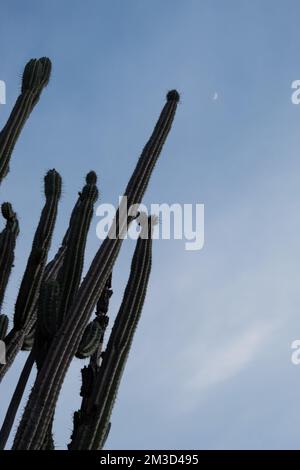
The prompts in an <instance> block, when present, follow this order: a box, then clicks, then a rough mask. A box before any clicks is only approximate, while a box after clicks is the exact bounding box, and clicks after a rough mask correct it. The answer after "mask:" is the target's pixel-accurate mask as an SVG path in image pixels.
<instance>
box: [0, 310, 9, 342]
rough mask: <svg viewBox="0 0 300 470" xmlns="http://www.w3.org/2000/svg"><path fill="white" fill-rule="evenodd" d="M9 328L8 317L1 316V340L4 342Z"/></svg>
mask: <svg viewBox="0 0 300 470" xmlns="http://www.w3.org/2000/svg"><path fill="white" fill-rule="evenodd" d="M7 328H8V317H7V316H6V315H3V314H2V315H0V340H1V341H3V340H4V338H5V336H6V333H7Z"/></svg>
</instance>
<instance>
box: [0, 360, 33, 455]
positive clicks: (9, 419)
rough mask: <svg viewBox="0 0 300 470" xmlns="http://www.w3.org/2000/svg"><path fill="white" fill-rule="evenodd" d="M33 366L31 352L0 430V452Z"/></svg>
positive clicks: (5, 441) (8, 433)
mask: <svg viewBox="0 0 300 470" xmlns="http://www.w3.org/2000/svg"><path fill="white" fill-rule="evenodd" d="M33 365H34V353H33V351H31V352H30V354H28V357H27V359H26V362H25V364H24V367H23V370H22V372H21V375H20V377H19V380H18V383H17V386H16V388H15V391H14V394H13V396H12V398H11V401H10V404H9V407H8V409H7V412H6V415H5V418H4V421H3V424H2V427H1V430H0V450H4V448H5V446H6V443H7V440H8V438H9V435H10V433H11V430H12V427H13V424H14V421H15V418H16V414H17V412H18V409H19V406H20V403H21V400H22V397H23V395H24V391H25V388H26V385H27V382H28V379H29V377H30V373H31V371H32V367H33Z"/></svg>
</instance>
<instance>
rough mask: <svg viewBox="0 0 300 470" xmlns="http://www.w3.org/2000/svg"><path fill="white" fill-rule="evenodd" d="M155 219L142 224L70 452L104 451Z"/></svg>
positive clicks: (148, 266) (141, 292) (149, 256)
mask: <svg viewBox="0 0 300 470" xmlns="http://www.w3.org/2000/svg"><path fill="white" fill-rule="evenodd" d="M156 222H157V220H156V217H154V216H152V217H149V218H148V219H147V217H146V218H144V219H143V220H141V225H142V233H141V236H140V237H139V239H138V241H137V245H136V249H135V252H134V255H133V259H132V263H131V271H130V276H129V280H128V283H127V286H126V289H125V292H124V296H123V301H122V304H121V307H120V310H119V313H118V315H117V317H116V320H115V323H114V326H113V329H112V332H111V335H110V337H109V341H108V344H107V347H106V350H105V352H104V358H103V362H102V364H101V366H100V368H99V370H98V371H97V374H96V375H95V376H94V377H89V379H90V380H91V383H90V384H89V397H88V398H87V399H86V400H85V401H83V402H82V406H81V409H80V411H79V412H77V413H76V414H75V419H74V430H73V434H72V441H71V444H70V445H69V449H71V450H75V449H76V450H83V449H96V450H97V449H102V447H103V445H104V443H105V440H106V437H107V431H108V429H109V426H110V417H111V413H112V409H113V405H114V402H115V399H116V396H117V392H118V388H119V385H120V381H121V378H122V374H123V371H124V367H125V364H126V360H127V357H128V354H129V350H130V347H131V344H132V340H133V336H134V333H135V330H136V327H137V325H138V322H139V319H140V316H141V312H142V308H143V304H144V300H145V296H146V292H147V285H148V281H149V276H150V271H151V263H152V232H153V227H154V225H155V224H156Z"/></svg>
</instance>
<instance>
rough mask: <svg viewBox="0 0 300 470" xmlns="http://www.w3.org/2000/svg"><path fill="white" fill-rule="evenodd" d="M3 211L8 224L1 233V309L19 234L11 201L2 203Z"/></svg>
mask: <svg viewBox="0 0 300 470" xmlns="http://www.w3.org/2000/svg"><path fill="white" fill-rule="evenodd" d="M1 212H2V215H3V217H4V219H5V220H6V226H5V228H4V230H3V231H2V232H1V233H0V309H1V306H2V303H3V299H4V295H5V291H6V287H7V283H8V280H9V276H10V273H11V270H12V266H13V262H14V258H15V254H14V251H15V246H16V239H17V236H18V234H19V223H18V219H17V215H16V213H15V212H14V211H13V209H12V206H11V204H10V203H9V202H4V203H3V204H2V206H1Z"/></svg>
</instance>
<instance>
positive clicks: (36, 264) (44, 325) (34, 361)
mask: <svg viewBox="0 0 300 470" xmlns="http://www.w3.org/2000/svg"><path fill="white" fill-rule="evenodd" d="M50 72H51V62H50V60H49V59H48V58H45V57H43V58H41V59H32V60H30V61H29V62H28V64H27V65H26V67H25V70H24V74H23V79H22V89H21V94H20V96H19V97H18V99H17V101H16V104H15V106H14V108H13V111H12V113H11V115H10V117H9V119H8V121H7V124H6V125H5V126H4V128H3V130H2V131H1V133H0V183H1V181H2V180H3V178H5V176H6V175H7V174H8V171H9V163H10V159H11V155H12V151H13V148H14V146H15V144H16V141H17V138H18V136H19V134H20V131H21V129H22V127H23V126H24V124H25V121H26V119H27V118H28V117H29V115H30V113H31V111H32V110H33V108H34V106H35V104H36V103H37V102H38V100H39V98H40V95H41V92H42V90H43V88H44V87H45V86H46V85H47V83H48V81H49V78H50ZM178 101H179V94H178V92H177V91H176V90H172V91H170V92H168V94H167V101H166V104H165V106H164V108H163V110H162V112H161V114H160V116H159V119H158V121H157V123H156V126H155V128H154V131H153V133H152V135H151V137H150V139H149V141H148V142H147V144H146V146H145V147H144V149H143V151H142V154H141V156H140V158H139V159H138V162H137V164H136V168H135V170H134V172H133V174H132V176H131V178H130V180H129V183H128V185H127V187H126V190H125V193H124V196H126V198H127V206H126V207H128V208H131V209H130V211H129V210H127V209H126V210H125V211H124V210H123V206H122V203H121V205H120V207H119V209H118V210H117V211H116V216H115V219H114V221H113V224H112V227H111V230H110V233H109V234H108V236H107V238H106V239H105V240H104V241H103V242H102V244H101V245H100V248H99V249H98V251H97V253H96V254H95V256H94V259H93V260H92V262H91V265H90V267H89V269H88V270H87V273H86V275H85V277H84V278H83V276H82V271H83V264H84V253H85V248H86V241H87V235H88V231H89V228H90V224H91V220H92V217H93V209H94V204H95V202H96V200H97V198H98V189H97V175H96V173H95V172H94V171H90V172H89V173H88V174H87V175H86V181H85V186H84V187H83V189H82V191H81V192H79V195H78V199H77V201H76V203H75V206H74V209H73V211H72V214H71V217H70V221H69V226H68V228H67V231H66V233H65V236H64V238H63V240H62V243H61V246H60V248H59V250H58V252H57V254H56V255H55V256H54V258H53V259H52V260H51V261H48V252H49V249H50V245H51V239H52V234H53V231H54V227H55V221H56V215H57V211H58V204H59V199H60V195H61V184H62V182H61V177H60V175H59V174H58V172H57V171H56V170H54V169H53V170H50V171H48V173H47V174H46V176H45V184H44V187H45V204H44V207H43V209H42V213H41V216H40V220H39V223H38V226H37V229H36V232H35V236H34V240H33V244H32V248H31V252H30V255H29V257H28V262H27V265H26V268H25V272H24V275H23V278H22V281H21V286H20V290H19V293H18V296H17V300H16V303H15V309H14V314H13V326H12V328H11V329H10V330H8V324H9V319H8V316H7V315H5V314H2V312H1V311H0V340H4V342H5V344H6V364H3V365H0V381H1V380H2V378H3V377H4V375H5V373H6V372H7V371H8V369H9V367H10V366H11V365H12V364H13V361H14V359H15V357H16V355H17V354H18V353H19V351H21V350H23V351H28V357H27V360H26V362H25V365H24V368H23V370H22V372H21V374H20V377H19V381H18V383H17V385H16V389H15V392H14V394H13V396H12V399H11V402H10V405H9V408H8V410H7V413H6V416H5V419H4V422H3V424H2V428H1V430H0V449H4V447H5V445H6V443H7V440H8V437H9V435H10V432H11V429H12V426H13V423H14V420H15V416H16V413H17V411H18V408H19V405H20V402H21V400H22V398H23V396H24V392H25V389H26V384H27V382H28V379H29V376H30V374H31V371H32V370H33V368H35V369H36V378H35V381H34V384H33V387H32V390H31V392H30V394H29V398H28V401H27V404H26V406H25V410H24V412H23V416H22V418H21V421H20V423H19V426H18V428H17V431H16V435H15V438H14V443H13V447H12V448H13V449H16V450H19V449H28V450H29V449H30V450H43V449H54V448H55V445H54V437H53V432H52V427H53V421H54V415H55V408H56V404H57V400H58V397H59V393H60V390H61V387H62V385H63V382H64V378H65V375H66V373H67V371H68V368H69V366H70V364H71V362H72V360H73V358H74V357H77V358H79V359H88V365H85V366H84V367H83V369H82V387H81V392H80V394H81V397H82V402H81V407H80V410H78V411H76V412H75V413H74V419H73V432H72V435H71V441H70V443H69V445H68V448H69V449H71V450H81V449H101V448H102V447H103V446H104V444H105V441H106V439H107V436H108V433H109V430H110V427H111V423H110V420H111V413H112V409H113V405H114V402H115V398H116V395H117V392H118V388H119V385H120V381H121V377H122V374H123V371H124V367H125V364H126V360H127V358H128V354H129V351H130V347H131V344H132V340H133V336H134V333H135V330H136V327H137V325H138V322H139V319H140V315H141V311H142V308H143V304H144V301H145V296H146V291H147V285H148V280H149V275H150V271H151V259H152V233H153V227H154V225H155V223H156V218H155V217H154V216H149V217H147V216H146V215H145V214H143V213H139V212H138V207H139V205H140V203H141V201H142V198H143V196H144V193H145V191H146V189H147V186H148V183H149V180H150V177H151V174H152V171H153V169H154V167H155V164H156V162H157V159H158V157H159V155H160V153H161V150H162V147H163V145H164V142H165V140H166V138H167V136H168V133H169V131H170V129H171V126H172V122H173V119H174V116H175V112H176V108H177V103H178ZM132 208H134V210H132ZM2 215H3V217H4V219H5V220H6V225H5V228H4V229H3V231H2V232H1V233H0V308H2V303H3V299H4V294H5V289H6V286H7V283H8V280H9V276H10V273H11V270H12V267H13V262H14V250H15V245H16V240H17V236H18V234H19V224H18V219H17V215H16V213H15V212H14V211H13V209H12V207H11V205H10V204H9V203H8V202H5V203H4V204H2ZM134 219H136V222H137V223H139V224H140V226H141V230H140V236H139V238H138V240H137V243H136V248H135V251H134V255H133V259H132V264H131V271H130V275H129V279H128V283H127V286H126V289H125V292H124V296H123V300H122V303H121V306H120V309H119V312H118V314H117V316H116V318H115V322H114V325H113V328H112V331H111V334H110V336H109V338H108V340H107V344H106V345H105V332H106V330H107V325H108V308H109V299H110V297H111V295H112V288H111V285H112V270H113V267H114V263H115V261H116V259H117V257H118V254H119V251H120V248H121V245H122V242H123V239H124V235H125V234H126V231H127V230H128V226H129V224H130V223H131V222H132V221H133V220H134ZM112 234H113V235H114V236H112ZM94 310H95V316H94V318H91V317H92V315H93V311H94Z"/></svg>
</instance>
